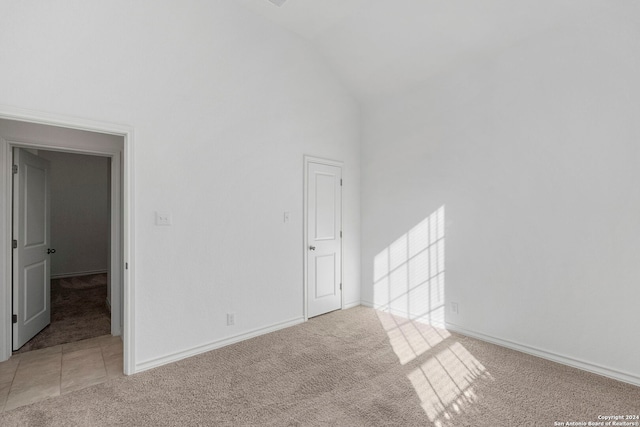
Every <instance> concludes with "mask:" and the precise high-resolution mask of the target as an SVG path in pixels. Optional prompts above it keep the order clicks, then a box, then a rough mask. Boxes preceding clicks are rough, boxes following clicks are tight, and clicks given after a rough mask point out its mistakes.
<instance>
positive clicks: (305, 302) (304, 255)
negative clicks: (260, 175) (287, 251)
mask: <svg viewBox="0 0 640 427" xmlns="http://www.w3.org/2000/svg"><path fill="white" fill-rule="evenodd" d="M303 160H304V167H303V171H304V172H303V173H304V176H303V185H304V188H303V189H302V191H303V197H302V204H303V207H302V212H303V214H302V218H303V219H302V259H303V264H302V274H303V277H302V286H303V290H302V298H303V302H302V315H303V317H304V320H305V321H307V320H309V299H308V295H307V284H308V283H307V269H308V265H307V248H308V247H309V240H308V236H307V223H308V220H309V217H308V214H309V213H308V209H307V208H308V206H309V203H308V202H309V191H308V185H309V163H318V164H321V165H327V166H335V167H339V168H340V179H342V176H343V174H344V162H341V161H339V160H330V159H323V158H321V157H313V156H307V155H305V156H303ZM343 193H344V188H343V187H342V185H340V229H341V231H342V233H343V235H344V221H343V219H344V198H343ZM340 283H341V284H342V290H341V291H340V309H341V310H344V309H345V307H344V288H345V286H346V284H345V283H344V239H343V238H340Z"/></svg>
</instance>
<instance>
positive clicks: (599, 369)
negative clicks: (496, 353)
mask: <svg viewBox="0 0 640 427" xmlns="http://www.w3.org/2000/svg"><path fill="white" fill-rule="evenodd" d="M446 329H447V330H449V331H453V332H456V333H459V334H461V335H465V336H468V337H471V338H476V339H479V340H481V341H486V342H489V343H492V344H496V345H499V346H501V347H506V348H509V349H511V350H516V351H519V352H521V353H526V354H531V355H533V356H537V357H540V358H542V359H546V360H550V361H552V362H556V363H560V364H561V365H567V366H570V367H572V368H577V369H580V370H583V371H587V372H591V373H594V374H598V375H602V376H604V377H608V378H612V379H614V380H617V381H622V382H625V383H629V384H632V385H635V386H639V387H640V377H639V376H637V375H633V374H630V373H628V372H622V371H618V370H616V369H612V368H607V367H606V366H602V365H598V364H595V363H591V362H587V361H584V360H580V359H575V358H573V357H569V356H563V355H561V354H557V353H553V352H550V351H546V350H541V349H539V348H536V347H531V346H528V345H525V344H519V343H516V342H513V341H509V340H504V339H501V338H496V337H493V336H491V335H486V334H482V333H480V332H475V331H470V330H468V329H465V328H463V327H461V326H458V325H456V324H454V323H449V322H447V323H446Z"/></svg>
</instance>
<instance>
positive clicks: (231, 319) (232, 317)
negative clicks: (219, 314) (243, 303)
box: [227, 313, 236, 326]
mask: <svg viewBox="0 0 640 427" xmlns="http://www.w3.org/2000/svg"><path fill="white" fill-rule="evenodd" d="M235 324H236V314H235V313H227V326H233V325H235Z"/></svg>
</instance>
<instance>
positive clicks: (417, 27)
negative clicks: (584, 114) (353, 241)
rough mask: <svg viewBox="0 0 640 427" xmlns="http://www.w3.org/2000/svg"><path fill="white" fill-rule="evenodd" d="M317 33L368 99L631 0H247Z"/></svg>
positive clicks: (319, 43) (320, 44)
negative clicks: (281, 0) (276, 2)
mask: <svg viewBox="0 0 640 427" xmlns="http://www.w3.org/2000/svg"><path fill="white" fill-rule="evenodd" d="M239 1H240V2H241V3H242V4H244V5H245V6H246V7H248V8H249V9H251V10H253V11H254V12H256V13H258V14H260V15H263V16H264V17H266V18H267V19H269V20H271V21H273V22H275V23H277V24H278V25H280V26H282V27H284V28H286V29H288V30H290V31H292V32H294V33H297V34H298V35H300V36H302V37H303V38H305V39H307V40H309V41H310V42H311V43H312V44H313V45H315V46H316V48H317V49H318V50H319V51H320V52H321V53H322V54H323V55H324V56H325V57H326V58H327V60H328V61H329V62H330V63H331V64H332V66H333V67H334V68H335V69H336V71H337V72H338V74H339V75H340V76H341V78H342V79H343V80H344V82H345V84H346V85H347V86H349V87H350V88H351V90H352V91H354V93H355V94H356V95H357V96H359V97H360V98H361V99H367V98H376V97H380V96H384V95H387V94H390V93H397V92H401V91H404V90H407V88H409V87H411V86H413V85H415V84H417V83H420V82H421V81H424V80H425V79H428V78H430V77H431V76H433V75H435V74H438V73H441V72H446V71H447V70H449V69H451V68H454V67H457V66H461V65H464V63H465V62H466V61H469V60H474V59H477V58H481V57H482V56H487V55H494V54H497V53H499V52H500V51H501V50H504V49H508V48H512V47H517V44H518V43H521V42H522V41H524V40H526V39H527V38H530V37H537V36H541V35H544V34H545V33H548V32H549V31H554V30H555V29H558V28H562V27H563V26H571V25H576V24H578V25H582V24H585V23H586V24H588V23H589V22H591V21H592V20H594V19H598V17H600V16H602V15H603V14H604V15H606V14H608V13H610V12H613V13H620V8H623V7H636V8H637V6H634V3H635V2H633V1H631V0H619V1H618V0H616V1H609V0H287V1H286V2H284V4H283V5H282V6H280V7H278V6H275V5H274V4H273V3H271V2H270V1H267V0H239Z"/></svg>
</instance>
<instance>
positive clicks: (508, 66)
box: [362, 15, 640, 383]
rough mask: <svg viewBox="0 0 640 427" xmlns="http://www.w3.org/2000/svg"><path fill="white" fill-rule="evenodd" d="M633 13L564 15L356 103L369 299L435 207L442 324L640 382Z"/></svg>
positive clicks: (639, 71) (637, 68)
mask: <svg viewBox="0 0 640 427" xmlns="http://www.w3.org/2000/svg"><path fill="white" fill-rule="evenodd" d="M637 24H638V22H637V21H636V22H634V21H633V18H631V17H628V16H623V15H619V16H603V17H601V18H600V19H598V20H595V21H593V22H586V23H580V24H575V25H571V26H564V27H558V28H556V29H555V30H554V31H551V32H547V33H544V34H540V35H538V36H537V37H536V38H532V39H529V40H527V41H526V42H523V43H521V44H519V45H516V46H512V47H511V48H509V49H506V50H504V51H503V52H500V53H499V54H497V55H495V56H492V57H485V58H478V59H475V60H473V61H471V62H468V63H465V64H462V66H461V67H459V68H457V69H456V70H450V72H448V73H445V74H441V75H439V76H438V77H436V78H433V79H432V80H430V81H429V82H424V83H423V84H421V85H420V86H417V87H413V88H411V90H410V92H407V93H403V94H398V95H397V96H395V97H393V98H387V99H383V100H380V101H379V102H377V103H375V104H373V105H369V106H368V108H366V109H365V112H364V113H363V115H364V136H363V141H364V142H363V148H362V150H363V157H362V182H363V197H362V211H363V222H362V236H363V238H362V255H363V261H362V268H363V270H362V277H363V289H362V299H363V301H365V302H368V303H373V302H374V298H375V295H374V287H373V282H374V280H373V269H374V265H373V260H374V258H375V256H376V255H377V254H378V253H380V252H381V251H383V250H384V249H385V248H387V247H388V246H389V245H390V244H392V243H393V242H394V241H395V240H396V239H397V238H398V237H400V236H401V235H403V234H404V233H406V232H407V231H409V230H410V229H411V228H412V227H414V226H415V225H416V224H418V223H420V221H422V220H423V219H424V218H425V217H427V216H428V215H430V214H431V213H432V212H433V211H435V210H436V209H437V208H439V207H440V206H445V211H446V219H445V246H446V257H445V260H446V268H445V270H446V281H445V293H446V300H447V302H449V303H450V302H452V301H453V302H458V303H459V314H457V315H456V314H453V313H452V312H451V309H450V304H448V306H447V314H446V320H447V321H448V322H449V323H450V324H452V325H455V326H456V327H458V328H461V329H464V330H466V331H470V332H474V333H480V334H484V335H485V336H487V337H493V338H497V339H499V340H502V341H503V342H511V343H516V344H523V345H525V346H529V347H530V348H532V349H537V350H542V351H544V352H547V355H557V356H565V357H567V358H570V359H574V360H577V361H584V362H587V364H590V365H591V368H594V367H595V368H602V370H603V371H606V373H607V374H609V375H618V376H619V377H620V378H624V379H625V380H628V381H632V382H635V383H640V365H638V354H640V341H639V340H638V339H636V338H637V337H638V325H640V310H638V301H640V287H639V286H638V283H640V270H639V269H638V259H640V221H639V218H640V185H639V183H640V167H638V165H639V164H640V144H638V142H639V141H640V120H638V117H640V80H639V79H638V75H640V44H638V40H640V30H639V28H640V27H639V26H638V25H637ZM404 285H405V286H406V281H405V283H404ZM625 374H627V375H626V376H625Z"/></svg>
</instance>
